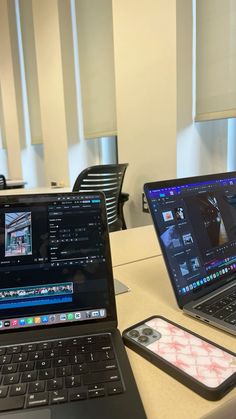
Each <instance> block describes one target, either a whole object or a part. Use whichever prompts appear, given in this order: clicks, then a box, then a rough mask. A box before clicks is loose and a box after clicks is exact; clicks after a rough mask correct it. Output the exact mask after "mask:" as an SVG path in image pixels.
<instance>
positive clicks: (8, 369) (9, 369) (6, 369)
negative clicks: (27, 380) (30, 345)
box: [2, 364, 17, 374]
mask: <svg viewBox="0 0 236 419" xmlns="http://www.w3.org/2000/svg"><path fill="white" fill-rule="evenodd" d="M16 371H17V364H8V365H3V367H2V374H10V373H13V372H16Z"/></svg>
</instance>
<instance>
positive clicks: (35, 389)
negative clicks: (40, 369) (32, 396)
mask: <svg viewBox="0 0 236 419" xmlns="http://www.w3.org/2000/svg"><path fill="white" fill-rule="evenodd" d="M44 390H45V382H44V381H35V382H34V383H30V384H29V389H28V391H29V393H40V392H41V391H44Z"/></svg>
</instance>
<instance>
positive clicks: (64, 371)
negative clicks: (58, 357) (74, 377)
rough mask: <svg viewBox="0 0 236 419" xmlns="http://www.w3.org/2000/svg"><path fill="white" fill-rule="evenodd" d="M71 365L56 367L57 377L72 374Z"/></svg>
mask: <svg viewBox="0 0 236 419" xmlns="http://www.w3.org/2000/svg"><path fill="white" fill-rule="evenodd" d="M71 370H72V368H71V365H67V366H66V367H59V368H56V376H57V377H66V376H67V375H71Z"/></svg>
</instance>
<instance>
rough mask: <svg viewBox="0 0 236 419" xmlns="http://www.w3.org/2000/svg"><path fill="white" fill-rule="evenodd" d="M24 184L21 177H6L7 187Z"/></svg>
mask: <svg viewBox="0 0 236 419" xmlns="http://www.w3.org/2000/svg"><path fill="white" fill-rule="evenodd" d="M26 184H27V182H24V181H23V180H22V179H6V185H7V189H12V188H24V186H25V185H26Z"/></svg>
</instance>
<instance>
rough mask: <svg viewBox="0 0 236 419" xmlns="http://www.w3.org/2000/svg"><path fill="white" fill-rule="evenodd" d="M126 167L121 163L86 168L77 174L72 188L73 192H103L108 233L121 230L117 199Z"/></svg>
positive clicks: (125, 164)
mask: <svg viewBox="0 0 236 419" xmlns="http://www.w3.org/2000/svg"><path fill="white" fill-rule="evenodd" d="M127 166H128V164H127V163H123V164H103V165H98V166H91V167H88V168H87V169H85V170H83V171H82V172H81V173H80V174H79V176H78V177H77V179H76V181H75V184H74V186H73V192H75V191H81V192H91V191H102V192H104V194H105V197H106V209H107V221H108V227H109V231H115V230H120V229H121V228H122V221H121V214H120V213H119V210H120V207H119V199H120V195H121V189H122V184H123V180H124V175H125V171H126V169H127Z"/></svg>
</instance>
